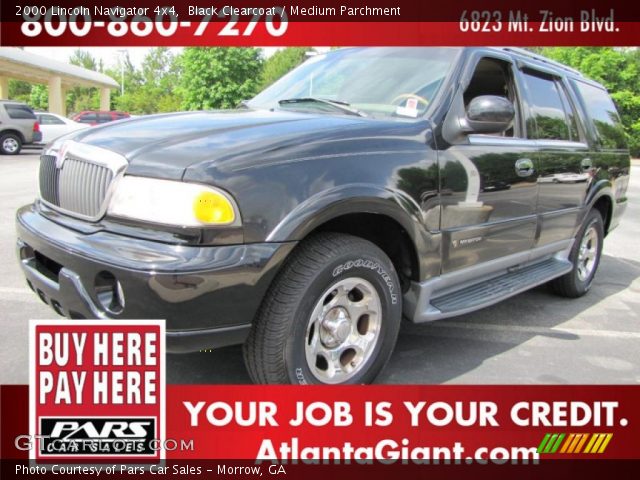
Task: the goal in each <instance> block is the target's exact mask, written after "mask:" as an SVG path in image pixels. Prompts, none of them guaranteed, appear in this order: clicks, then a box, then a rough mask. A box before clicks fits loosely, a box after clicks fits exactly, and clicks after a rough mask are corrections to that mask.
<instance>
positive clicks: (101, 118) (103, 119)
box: [98, 113, 113, 123]
mask: <svg viewBox="0 0 640 480" xmlns="http://www.w3.org/2000/svg"><path fill="white" fill-rule="evenodd" d="M111 120H113V118H112V117H111V114H110V113H101V114H99V115H98V123H107V122H110V121H111Z"/></svg>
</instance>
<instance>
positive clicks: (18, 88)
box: [9, 79, 31, 103]
mask: <svg viewBox="0 0 640 480" xmlns="http://www.w3.org/2000/svg"><path fill="white" fill-rule="evenodd" d="M30 96H31V84H30V83H29V82H23V81H22V80H14V79H10V80H9V98H10V99H11V100H17V101H19V102H24V103H29V97H30Z"/></svg>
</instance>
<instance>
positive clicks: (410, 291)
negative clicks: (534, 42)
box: [17, 48, 630, 384]
mask: <svg viewBox="0 0 640 480" xmlns="http://www.w3.org/2000/svg"><path fill="white" fill-rule="evenodd" d="M629 168H630V158H629V152H628V150H627V148H626V145H625V134H624V132H623V128H622V126H621V124H620V119H619V117H618V114H617V112H616V109H615V107H614V104H613V103H612V101H611V98H610V97H609V95H608V94H607V92H606V90H605V89H604V88H603V87H602V86H601V85H599V84H597V83H595V82H593V81H591V80H589V79H586V78H584V77H583V76H582V75H581V74H580V73H578V72H576V71H574V70H571V69H569V68H567V67H564V66H562V65H560V64H557V63H555V62H552V61H550V60H547V59H545V58H543V57H540V56H536V55H533V54H530V53H529V52H525V51H522V50H518V49H509V48H504V49H498V48H370V49H368V48H366V49H365V48H353V49H342V50H337V51H333V52H330V53H328V54H326V55H318V56H315V57H312V58H310V59H309V60H308V61H307V62H305V63H304V64H303V65H301V66H300V67H298V68H297V69H295V70H294V71H293V72H291V73H289V74H288V75H286V76H285V77H283V78H282V79H281V80H279V81H278V82H276V83H275V84H273V85H272V86H270V87H269V88H267V89H266V90H265V91H263V92H262V93H260V94H259V95H257V96H256V97H255V98H253V99H252V100H250V101H248V102H245V103H244V104H243V107H242V108H241V109H238V110H236V111H217V112H189V113H176V114H168V115H156V116H150V117H145V118H140V119H133V120H124V121H121V122H116V123H114V124H112V125H108V126H104V127H96V128H92V129H89V130H83V131H80V132H76V133H73V134H71V135H69V136H66V137H63V138H61V139H59V140H57V141H55V142H54V143H53V144H51V145H49V146H48V148H47V149H46V150H45V151H44V153H43V155H42V158H41V167H40V198H39V199H38V200H37V201H36V202H35V203H34V204H32V205H28V206H26V207H23V208H22V209H20V211H19V212H18V215H17V228H18V238H19V239H18V255H19V258H20V261H21V264H22V268H23V270H24V273H25V275H26V277H27V281H28V283H29V285H30V286H31V288H32V289H33V290H34V291H35V292H36V293H37V294H38V296H39V297H40V298H41V299H42V300H43V301H45V302H46V303H47V304H49V305H50V306H51V307H53V309H54V310H55V311H56V312H58V313H59V314H61V315H64V316H67V317H70V318H107V317H108V318H123V319H126V318H166V319H167V330H168V332H167V335H168V339H167V340H168V348H169V350H172V351H195V350H198V349H203V348H215V347H220V346H224V345H230V344H239V343H244V352H245V359H246V364H247V367H248V370H249V372H250V375H251V377H252V379H253V380H254V381H256V382H273V383H298V384H307V383H329V384H340V383H366V382H370V381H372V380H373V379H374V378H375V376H376V375H377V374H378V373H379V372H380V370H381V369H382V367H383V366H384V364H385V362H386V361H387V359H388V358H389V356H390V354H391V351H392V349H393V346H394V343H395V341H396V337H397V334H398V329H399V326H400V320H401V318H402V316H403V315H404V316H405V317H406V318H408V319H409V320H410V321H413V322H428V321H432V320H438V319H442V318H447V317H451V316H453V315H459V314H462V313H466V312H470V311H473V310H477V309H479V308H483V307H486V306H488V305H491V304H493V303H496V302H498V301H500V300H503V299H505V298H508V297H510V296H512V295H515V294H517V293H519V292H522V291H524V290H527V289H529V288H532V287H534V286H536V285H540V284H542V283H546V282H549V285H550V287H551V288H552V289H553V290H554V291H556V292H557V293H559V294H560V295H564V296H567V297H578V296H580V295H583V294H584V293H585V292H586V291H587V290H588V289H589V287H590V286H591V283H592V280H593V277H594V275H595V272H596V269H597V267H598V262H599V260H600V253H601V250H602V243H603V239H604V237H605V236H606V235H607V233H609V232H610V231H611V230H612V229H613V228H614V227H615V226H616V225H617V224H618V222H619V220H620V216H621V214H622V213H623V211H624V210H625V207H626V197H625V192H626V190H627V184H628V180H629Z"/></svg>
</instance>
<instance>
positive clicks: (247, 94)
mask: <svg viewBox="0 0 640 480" xmlns="http://www.w3.org/2000/svg"><path fill="white" fill-rule="evenodd" d="M180 64H181V68H182V76H181V79H180V88H179V92H180V93H181V95H182V107H183V108H184V109H186V110H198V109H215V108H235V107H237V106H238V103H239V102H240V101H241V100H244V99H249V98H251V97H252V96H253V95H255V94H256V93H257V91H258V86H259V79H260V73H261V69H262V59H261V56H260V50H259V49H257V48H236V47H233V48H201V47H192V48H186V49H185V50H184V52H183V53H182V55H181V57H180Z"/></svg>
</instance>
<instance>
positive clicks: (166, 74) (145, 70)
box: [112, 47, 181, 114]
mask: <svg viewBox="0 0 640 480" xmlns="http://www.w3.org/2000/svg"><path fill="white" fill-rule="evenodd" d="M112 75H113V73H112ZM179 79H180V70H179V65H178V62H176V58H175V56H174V55H173V54H172V53H171V51H170V50H169V49H168V48H165V47H161V48H154V49H151V50H150V51H149V53H147V55H146V56H145V58H144V60H143V62H142V69H141V70H140V71H137V70H136V69H135V68H134V67H133V66H132V65H131V63H130V62H129V61H128V57H127V64H126V65H125V82H124V86H125V93H124V95H122V96H120V92H119V91H118V92H117V93H116V95H115V96H114V99H113V102H114V104H115V105H116V108H117V109H118V110H124V111H127V112H131V113H135V114H149V113H157V112H172V111H176V110H180V105H181V98H180V96H179V95H178V93H177V92H176V91H175V87H176V85H177V84H178V82H179Z"/></svg>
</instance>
